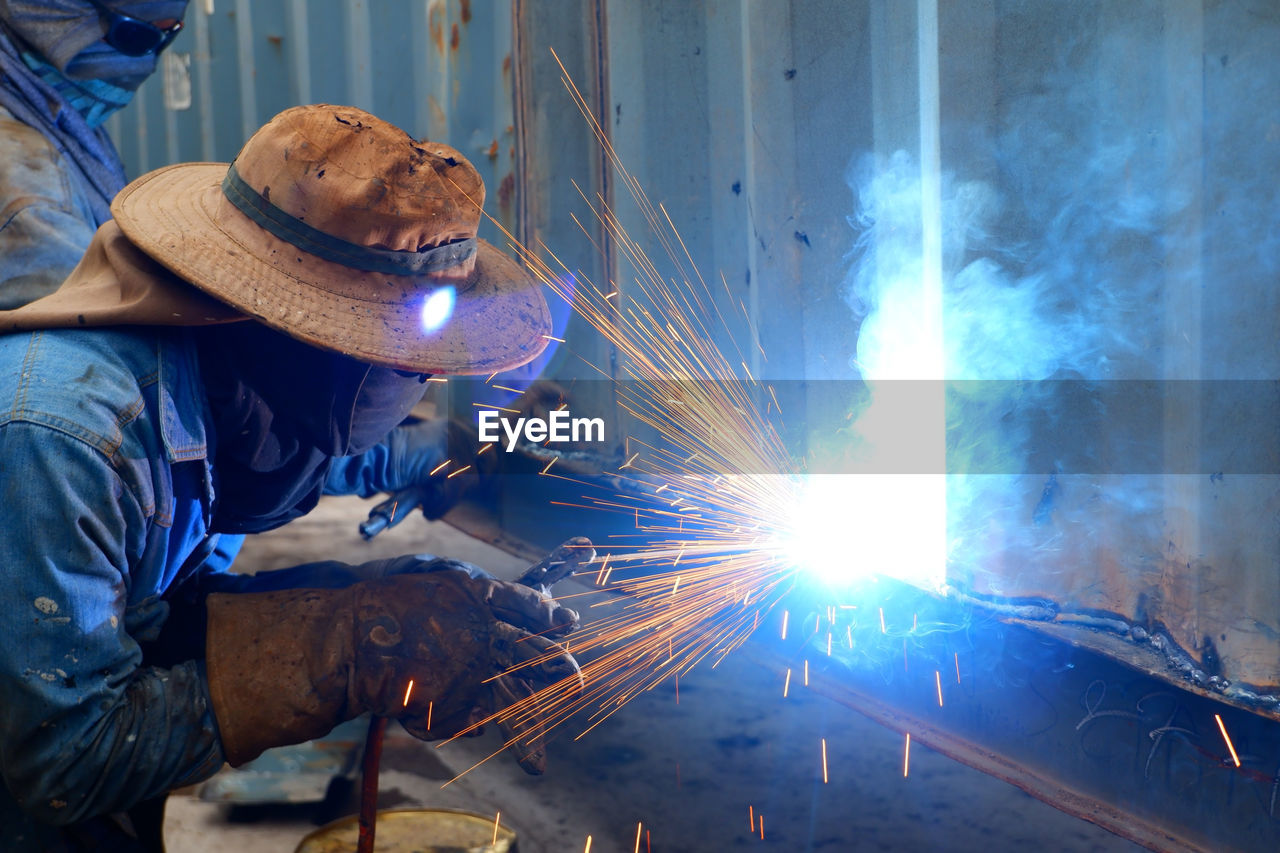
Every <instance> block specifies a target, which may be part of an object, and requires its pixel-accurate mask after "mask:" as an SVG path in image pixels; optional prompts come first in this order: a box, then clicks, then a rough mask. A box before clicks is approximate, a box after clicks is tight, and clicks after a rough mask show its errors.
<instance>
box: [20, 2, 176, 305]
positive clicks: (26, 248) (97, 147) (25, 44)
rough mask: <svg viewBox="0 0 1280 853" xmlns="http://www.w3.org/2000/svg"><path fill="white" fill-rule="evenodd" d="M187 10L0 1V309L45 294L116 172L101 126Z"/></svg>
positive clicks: (97, 214)
mask: <svg viewBox="0 0 1280 853" xmlns="http://www.w3.org/2000/svg"><path fill="white" fill-rule="evenodd" d="M186 8H187V3H186V0H164V2H154V0H153V1H152V2H120V0H0V308H14V307H17V306H18V305H23V304H25V303H27V302H30V301H31V300H32V299H36V298H38V297H40V296H44V295H45V294H47V293H50V292H52V291H53V290H55V289H56V288H57V287H58V285H60V284H61V283H62V280H63V279H64V278H66V277H67V274H68V273H70V272H71V270H72V269H73V268H74V267H75V265H76V264H77V263H78V262H79V261H80V256H81V255H83V254H84V251H85V249H86V248H87V247H88V245H89V240H90V238H92V237H93V232H94V231H96V230H97V228H98V226H99V225H101V224H102V223H103V222H105V221H106V220H107V219H108V218H110V216H111V214H110V211H109V205H110V204H111V199H112V198H114V197H115V194H116V193H117V192H119V191H120V189H121V188H123V187H124V185H125V174H124V165H123V164H122V163H121V162H120V157H119V155H118V154H117V153H116V149H115V146H114V145H113V144H112V142H111V140H110V138H109V137H108V136H107V133H106V130H105V129H104V128H103V122H105V121H106V119H107V118H108V117H110V116H111V114H112V113H114V112H115V111H116V110H118V109H120V108H121V107H123V106H125V104H127V103H128V102H129V99H130V98H132V97H133V93H134V91H135V90H136V89H137V88H138V86H140V85H141V84H142V81H143V80H145V79H146V78H147V77H148V76H150V75H151V74H152V72H154V71H155V70H156V66H157V62H158V58H159V54H160V52H161V51H162V50H164V49H165V48H166V47H167V46H168V45H169V43H170V42H171V41H172V40H173V38H174V37H175V36H176V35H177V34H178V32H179V31H180V30H181V29H182V16H183V14H184V13H185V12H186Z"/></svg>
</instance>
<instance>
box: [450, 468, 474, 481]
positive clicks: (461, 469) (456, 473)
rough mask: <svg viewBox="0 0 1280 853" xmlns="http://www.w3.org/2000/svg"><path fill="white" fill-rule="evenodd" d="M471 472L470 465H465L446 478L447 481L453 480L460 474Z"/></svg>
mask: <svg viewBox="0 0 1280 853" xmlns="http://www.w3.org/2000/svg"><path fill="white" fill-rule="evenodd" d="M470 470H471V466H470V465H463V466H462V467H461V468H459V469H458V470H457V471H454V472H453V473H452V474H450V475H449V476H448V477H445V479H446V480H452V479H453V478H454V477H456V476H458V475H459V474H461V473H462V472H463V471H470Z"/></svg>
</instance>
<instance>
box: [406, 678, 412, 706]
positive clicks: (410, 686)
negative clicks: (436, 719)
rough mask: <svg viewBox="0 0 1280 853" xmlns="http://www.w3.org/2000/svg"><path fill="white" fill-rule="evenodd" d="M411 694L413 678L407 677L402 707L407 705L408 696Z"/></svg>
mask: <svg viewBox="0 0 1280 853" xmlns="http://www.w3.org/2000/svg"><path fill="white" fill-rule="evenodd" d="M411 695H413V679H412V678H410V679H409V686H408V687H406V688H405V690H404V707H406V708H408V707H409V697H410V696H411Z"/></svg>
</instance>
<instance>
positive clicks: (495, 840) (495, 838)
mask: <svg viewBox="0 0 1280 853" xmlns="http://www.w3.org/2000/svg"><path fill="white" fill-rule="evenodd" d="M500 817H502V812H501V811H498V813H497V814H495V815H494V816H493V841H492V842H491V843H492V844H493V846H494V847H497V846H498V818H500Z"/></svg>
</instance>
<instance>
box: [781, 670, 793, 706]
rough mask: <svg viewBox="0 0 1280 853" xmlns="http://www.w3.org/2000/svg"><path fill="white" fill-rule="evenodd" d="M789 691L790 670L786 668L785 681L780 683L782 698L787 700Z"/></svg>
mask: <svg viewBox="0 0 1280 853" xmlns="http://www.w3.org/2000/svg"><path fill="white" fill-rule="evenodd" d="M789 689H791V668H790V667H788V668H787V679H786V681H784V682H782V698H783V699H786V698H787V691H788V690H789Z"/></svg>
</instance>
